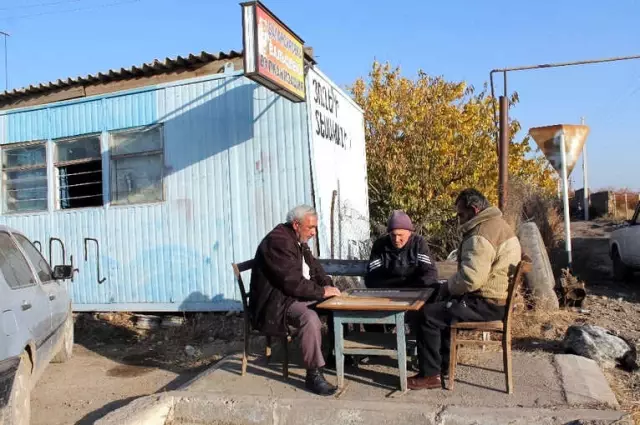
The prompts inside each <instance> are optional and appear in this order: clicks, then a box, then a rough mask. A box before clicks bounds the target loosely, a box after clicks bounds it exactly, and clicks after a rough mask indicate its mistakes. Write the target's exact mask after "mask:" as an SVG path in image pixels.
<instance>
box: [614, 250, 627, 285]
mask: <svg viewBox="0 0 640 425" xmlns="http://www.w3.org/2000/svg"><path fill="white" fill-rule="evenodd" d="M613 278H614V279H615V280H617V281H618V282H626V281H628V280H629V279H630V278H631V269H629V267H627V266H626V265H625V264H624V263H623V262H622V258H620V253H619V252H618V250H617V249H614V251H613Z"/></svg>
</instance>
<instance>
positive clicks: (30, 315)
mask: <svg viewBox="0 0 640 425" xmlns="http://www.w3.org/2000/svg"><path fill="white" fill-rule="evenodd" d="M72 276H73V270H72V266H69V265H61V266H56V267H54V268H53V270H52V269H51V267H50V266H49V263H48V262H47V260H45V259H44V257H43V256H42V254H40V251H38V249H36V247H35V246H34V245H33V243H31V241H30V240H29V239H27V238H26V237H25V236H24V235H23V234H22V233H20V232H18V231H16V230H13V229H10V228H8V227H5V226H0V425H28V424H29V418H30V414H31V407H30V392H31V389H32V388H33V386H34V384H35V383H36V381H37V380H38V378H39V377H40V375H42V372H43V371H44V369H45V367H46V366H47V365H48V364H49V362H50V361H54V362H64V361H66V360H68V359H69V358H70V357H71V354H72V350H73V316H72V314H71V299H70V298H69V293H68V292H67V290H66V287H65V285H64V284H63V282H62V281H64V280H67V279H70V278H71V277H72Z"/></svg>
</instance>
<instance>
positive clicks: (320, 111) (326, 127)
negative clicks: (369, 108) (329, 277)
mask: <svg viewBox="0 0 640 425" xmlns="http://www.w3.org/2000/svg"><path fill="white" fill-rule="evenodd" d="M307 111H308V114H309V132H310V136H311V137H310V142H311V154H312V155H311V159H312V174H313V183H314V193H315V202H316V207H317V208H318V213H319V215H320V223H319V229H318V238H319V245H320V253H319V254H320V257H321V258H330V257H331V253H332V246H333V254H334V258H342V259H347V258H368V253H369V252H368V246H366V245H367V243H368V240H369V235H370V233H369V202H368V192H367V163H366V152H365V140H364V117H363V113H362V110H361V109H360V108H359V107H358V105H356V104H355V102H353V100H352V99H351V98H350V97H349V96H348V95H347V94H346V93H344V92H343V91H342V90H341V89H340V88H338V87H337V86H336V85H335V84H334V83H333V82H332V81H331V80H329V79H328V78H327V77H326V76H324V75H323V74H322V73H321V72H320V71H319V70H318V69H317V68H310V69H309V72H308V74H307ZM334 191H337V197H336V199H335V204H334V214H333V241H332V240H331V234H332V232H331V228H332V223H331V210H332V199H333V192H334ZM332 242H333V244H332Z"/></svg>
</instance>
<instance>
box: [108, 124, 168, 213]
mask: <svg viewBox="0 0 640 425" xmlns="http://www.w3.org/2000/svg"><path fill="white" fill-rule="evenodd" d="M110 149H111V176H110V178H111V203H112V204H116V205H128V204H140V203H148V202H158V201H162V200H163V199H164V190H163V182H162V179H163V174H164V155H163V152H164V150H163V127H162V125H156V126H153V127H144V128H139V129H134V130H128V131H122V132H117V133H112V134H111V137H110Z"/></svg>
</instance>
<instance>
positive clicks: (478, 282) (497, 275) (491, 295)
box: [408, 189, 522, 390]
mask: <svg viewBox="0 0 640 425" xmlns="http://www.w3.org/2000/svg"><path fill="white" fill-rule="evenodd" d="M456 209H457V213H458V219H459V221H460V232H461V233H462V241H461V242H460V246H459V248H458V270H457V273H456V274H455V275H454V276H452V277H451V278H450V279H449V281H448V282H447V283H446V284H443V285H442V286H441V288H440V293H439V295H438V298H437V299H436V301H435V302H433V303H428V304H425V306H424V307H423V311H422V313H423V314H421V315H420V316H419V323H418V324H417V326H416V327H417V342H418V367H419V371H420V372H419V373H418V374H417V375H416V376H414V377H412V378H409V380H408V386H409V388H410V389H412V390H422V389H432V388H442V380H441V374H442V375H445V376H446V374H447V373H448V369H449V350H450V342H451V341H450V333H449V332H450V330H449V327H450V326H451V324H453V323H457V322H484V321H493V320H502V318H503V317H504V314H505V305H506V299H507V291H508V287H509V281H510V279H511V277H512V276H513V274H514V273H515V269H516V266H517V265H518V263H519V262H520V259H521V255H522V254H521V248H520V242H519V241H518V238H517V237H516V235H515V234H514V232H513V230H512V229H511V227H510V226H509V224H508V223H507V222H506V221H505V220H504V219H503V218H502V212H501V211H500V210H499V209H498V208H496V207H491V206H490V205H489V202H488V201H487V199H486V198H485V197H484V195H482V194H481V193H480V192H478V191H477V190H475V189H466V190H464V191H462V192H461V193H460V195H459V196H458V198H457V199H456Z"/></svg>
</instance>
